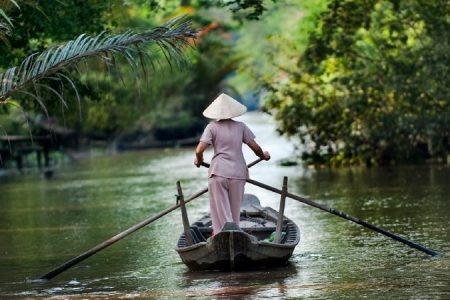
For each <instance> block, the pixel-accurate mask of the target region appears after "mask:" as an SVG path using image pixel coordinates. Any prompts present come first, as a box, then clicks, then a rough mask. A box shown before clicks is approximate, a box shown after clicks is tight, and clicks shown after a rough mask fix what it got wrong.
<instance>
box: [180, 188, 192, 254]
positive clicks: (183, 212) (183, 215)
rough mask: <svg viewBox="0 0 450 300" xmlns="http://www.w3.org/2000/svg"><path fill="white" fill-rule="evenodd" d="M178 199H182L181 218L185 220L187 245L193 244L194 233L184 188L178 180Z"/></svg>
mask: <svg viewBox="0 0 450 300" xmlns="http://www.w3.org/2000/svg"><path fill="white" fill-rule="evenodd" d="M177 190H178V199H179V200H180V208H181V218H182V220H183V228H184V235H185V237H186V246H189V245H192V244H193V242H192V235H191V230H190V229H189V219H188V215H187V211H186V205H185V203H184V196H183V190H182V189H181V183H180V181H177Z"/></svg>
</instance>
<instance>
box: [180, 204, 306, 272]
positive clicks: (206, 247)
mask: <svg viewBox="0 0 450 300" xmlns="http://www.w3.org/2000/svg"><path fill="white" fill-rule="evenodd" d="M248 197H249V196H247V198H248ZM253 197H254V196H253ZM255 198H256V197H255ZM246 204H247V205H246V206H244V207H243V208H242V209H241V223H240V225H242V226H243V228H240V227H238V226H237V225H236V224H234V223H227V224H226V225H225V226H224V228H223V229H222V231H221V232H219V233H218V234H216V235H215V236H214V237H209V238H207V239H206V238H205V235H206V236H207V234H205V233H207V232H208V231H209V232H210V231H211V229H210V228H209V227H208V225H209V224H210V221H209V219H208V216H206V217H204V218H203V221H202V220H200V222H196V223H194V224H196V225H194V226H193V227H195V231H196V233H195V232H192V234H193V235H194V236H195V235H196V236H197V238H196V241H195V243H194V244H193V245H186V239H185V237H184V234H182V235H181V236H180V239H179V241H178V247H177V248H176V251H177V252H178V254H179V255H180V257H181V259H182V261H183V263H184V264H186V265H187V266H188V267H189V269H191V270H194V271H197V270H223V271H233V270H249V269H261V268H269V267H275V266H283V265H286V264H287V262H288V260H289V258H290V257H291V256H292V253H293V251H294V249H295V246H296V245H297V244H298V242H299V239H300V237H299V230H298V227H297V225H295V224H294V223H293V222H292V221H291V220H289V219H287V218H284V231H286V233H287V234H286V237H285V239H284V240H283V242H282V243H274V242H270V241H269V239H268V237H269V236H270V235H271V234H272V233H273V232H274V231H275V226H274V225H275V224H276V217H277V216H276V212H275V211H274V210H272V209H270V208H262V207H261V206H259V201H258V202H257V203H256V202H252V205H251V206H249V205H248V201H247V202H246ZM250 215H251V216H250ZM258 217H259V218H264V220H265V222H266V223H265V225H264V226H263V225H261V224H260V223H261V222H259V221H258V222H259V223H258V222H256V223H254V224H253V223H249V222H250V221H255V220H257V218H258ZM248 224H253V226H249V225H248ZM197 225H199V226H198V227H197ZM201 232H203V233H201ZM199 235H201V236H200V239H199V238H198V236H199ZM202 238H204V239H203V240H202Z"/></svg>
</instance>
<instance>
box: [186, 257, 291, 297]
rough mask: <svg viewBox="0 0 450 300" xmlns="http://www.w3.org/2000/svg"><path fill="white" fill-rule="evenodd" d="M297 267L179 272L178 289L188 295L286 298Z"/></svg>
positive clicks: (289, 265)
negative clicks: (179, 284) (244, 270)
mask: <svg viewBox="0 0 450 300" xmlns="http://www.w3.org/2000/svg"><path fill="white" fill-rule="evenodd" d="M297 273H298V270H297V267H296V265H295V264H293V263H289V264H288V265H286V266H284V267H280V268H276V269H270V270H260V271H252V272H231V273H230V272H191V271H187V272H184V273H182V276H183V279H184V280H183V281H182V285H181V286H180V288H182V289H183V290H185V291H186V296H187V297H193V298H198V297H214V298H220V297H230V296H231V297H234V298H236V299H238V298H239V297H241V298H242V297H247V296H257V295H264V297H267V298H269V297H285V296H286V291H287V290H288V288H287V286H286V284H287V282H288V280H289V279H290V278H293V277H296V276H297Z"/></svg>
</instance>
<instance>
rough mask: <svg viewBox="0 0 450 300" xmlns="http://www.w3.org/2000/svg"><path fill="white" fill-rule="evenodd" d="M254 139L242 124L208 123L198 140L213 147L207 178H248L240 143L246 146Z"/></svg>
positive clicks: (222, 121) (226, 122)
mask: <svg viewBox="0 0 450 300" xmlns="http://www.w3.org/2000/svg"><path fill="white" fill-rule="evenodd" d="M254 138H255V135H254V134H253V133H252V132H251V131H250V129H249V128H248V127H247V126H246V125H245V124H244V123H242V122H237V121H234V120H232V119H226V120H220V121H214V122H212V123H210V124H209V125H208V126H207V127H206V129H205V131H204V133H203V135H202V137H201V139H200V141H202V142H204V143H207V144H211V145H213V147H214V156H213V158H212V161H211V167H210V169H209V176H212V175H216V176H222V177H226V178H233V179H246V178H248V170H247V166H246V164H245V160H244V155H243V153H242V143H246V144H247V143H248V142H250V141H252V140H253V139H254Z"/></svg>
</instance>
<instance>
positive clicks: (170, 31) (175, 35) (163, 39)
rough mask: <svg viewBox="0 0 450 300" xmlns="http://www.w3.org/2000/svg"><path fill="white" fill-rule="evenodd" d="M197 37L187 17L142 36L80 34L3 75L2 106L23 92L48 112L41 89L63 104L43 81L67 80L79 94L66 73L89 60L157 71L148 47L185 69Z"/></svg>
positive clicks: (54, 91)
mask: <svg viewBox="0 0 450 300" xmlns="http://www.w3.org/2000/svg"><path fill="white" fill-rule="evenodd" d="M195 37H196V32H195V30H193V28H192V23H191V21H190V20H188V19H186V18H185V17H179V18H175V19H173V20H171V21H169V22H167V23H166V24H164V25H162V26H159V27H156V28H154V29H152V30H150V31H147V32H143V33H134V32H133V31H127V32H125V33H122V34H106V33H105V32H102V33H100V34H99V35H97V36H93V37H91V36H87V35H86V34H81V35H80V36H78V37H77V38H76V39H74V40H71V41H68V42H67V43H65V44H63V45H60V46H54V47H50V48H49V49H47V50H45V51H43V52H41V53H34V54H32V55H30V56H28V57H27V58H25V59H24V60H23V62H22V63H21V64H20V65H19V66H15V67H12V68H9V69H7V70H6V71H4V72H3V73H2V74H0V104H1V103H6V102H7V100H8V98H9V97H11V96H12V95H14V94H16V93H18V92H22V93H25V94H27V95H28V96H30V97H32V98H34V99H36V100H37V101H38V102H39V104H40V105H41V106H42V107H43V108H44V110H45V106H44V105H43V102H42V99H40V96H39V91H38V87H44V88H46V89H47V90H49V91H51V92H53V93H55V94H56V95H57V96H58V98H59V99H60V100H61V101H62V103H63V104H64V103H65V101H64V98H63V97H62V95H61V94H59V93H58V92H57V91H56V90H54V89H53V88H52V87H51V86H48V85H44V84H42V83H41V82H42V81H43V80H44V79H51V80H57V81H61V82H62V81H63V80H65V81H68V82H69V83H70V85H71V86H72V88H74V89H75V91H76V87H75V84H74V83H73V82H72V80H71V79H70V78H69V77H68V76H66V75H64V73H63V71H65V70H67V69H68V68H70V67H74V68H75V69H76V66H77V64H78V63H79V62H81V61H86V60H87V59H89V58H97V59H100V60H101V61H103V62H104V63H105V64H106V65H107V66H108V67H109V66H111V65H114V64H115V61H116V57H120V56H121V57H123V58H125V60H126V61H127V62H128V63H129V64H130V65H131V66H132V67H133V68H136V67H138V66H139V64H140V65H141V66H142V68H143V70H144V72H145V60H148V61H149V62H150V63H151V65H152V67H153V69H154V61H155V60H158V56H157V55H155V53H151V54H150V53H148V52H146V51H145V49H144V47H143V46H144V45H146V44H156V45H157V46H158V47H159V48H160V49H161V51H162V53H163V54H164V57H165V59H166V60H167V61H168V63H169V64H170V65H171V66H172V63H175V64H176V65H177V66H178V67H182V66H183V65H184V63H185V59H184V57H185V56H184V50H185V48H186V47H189V45H190V41H191V39H193V38H195ZM30 86H33V87H34V89H35V90H34V92H30V91H26V90H27V89H28V88H29V87H30ZM77 94H78V93H77ZM78 100H79V99H78Z"/></svg>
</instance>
